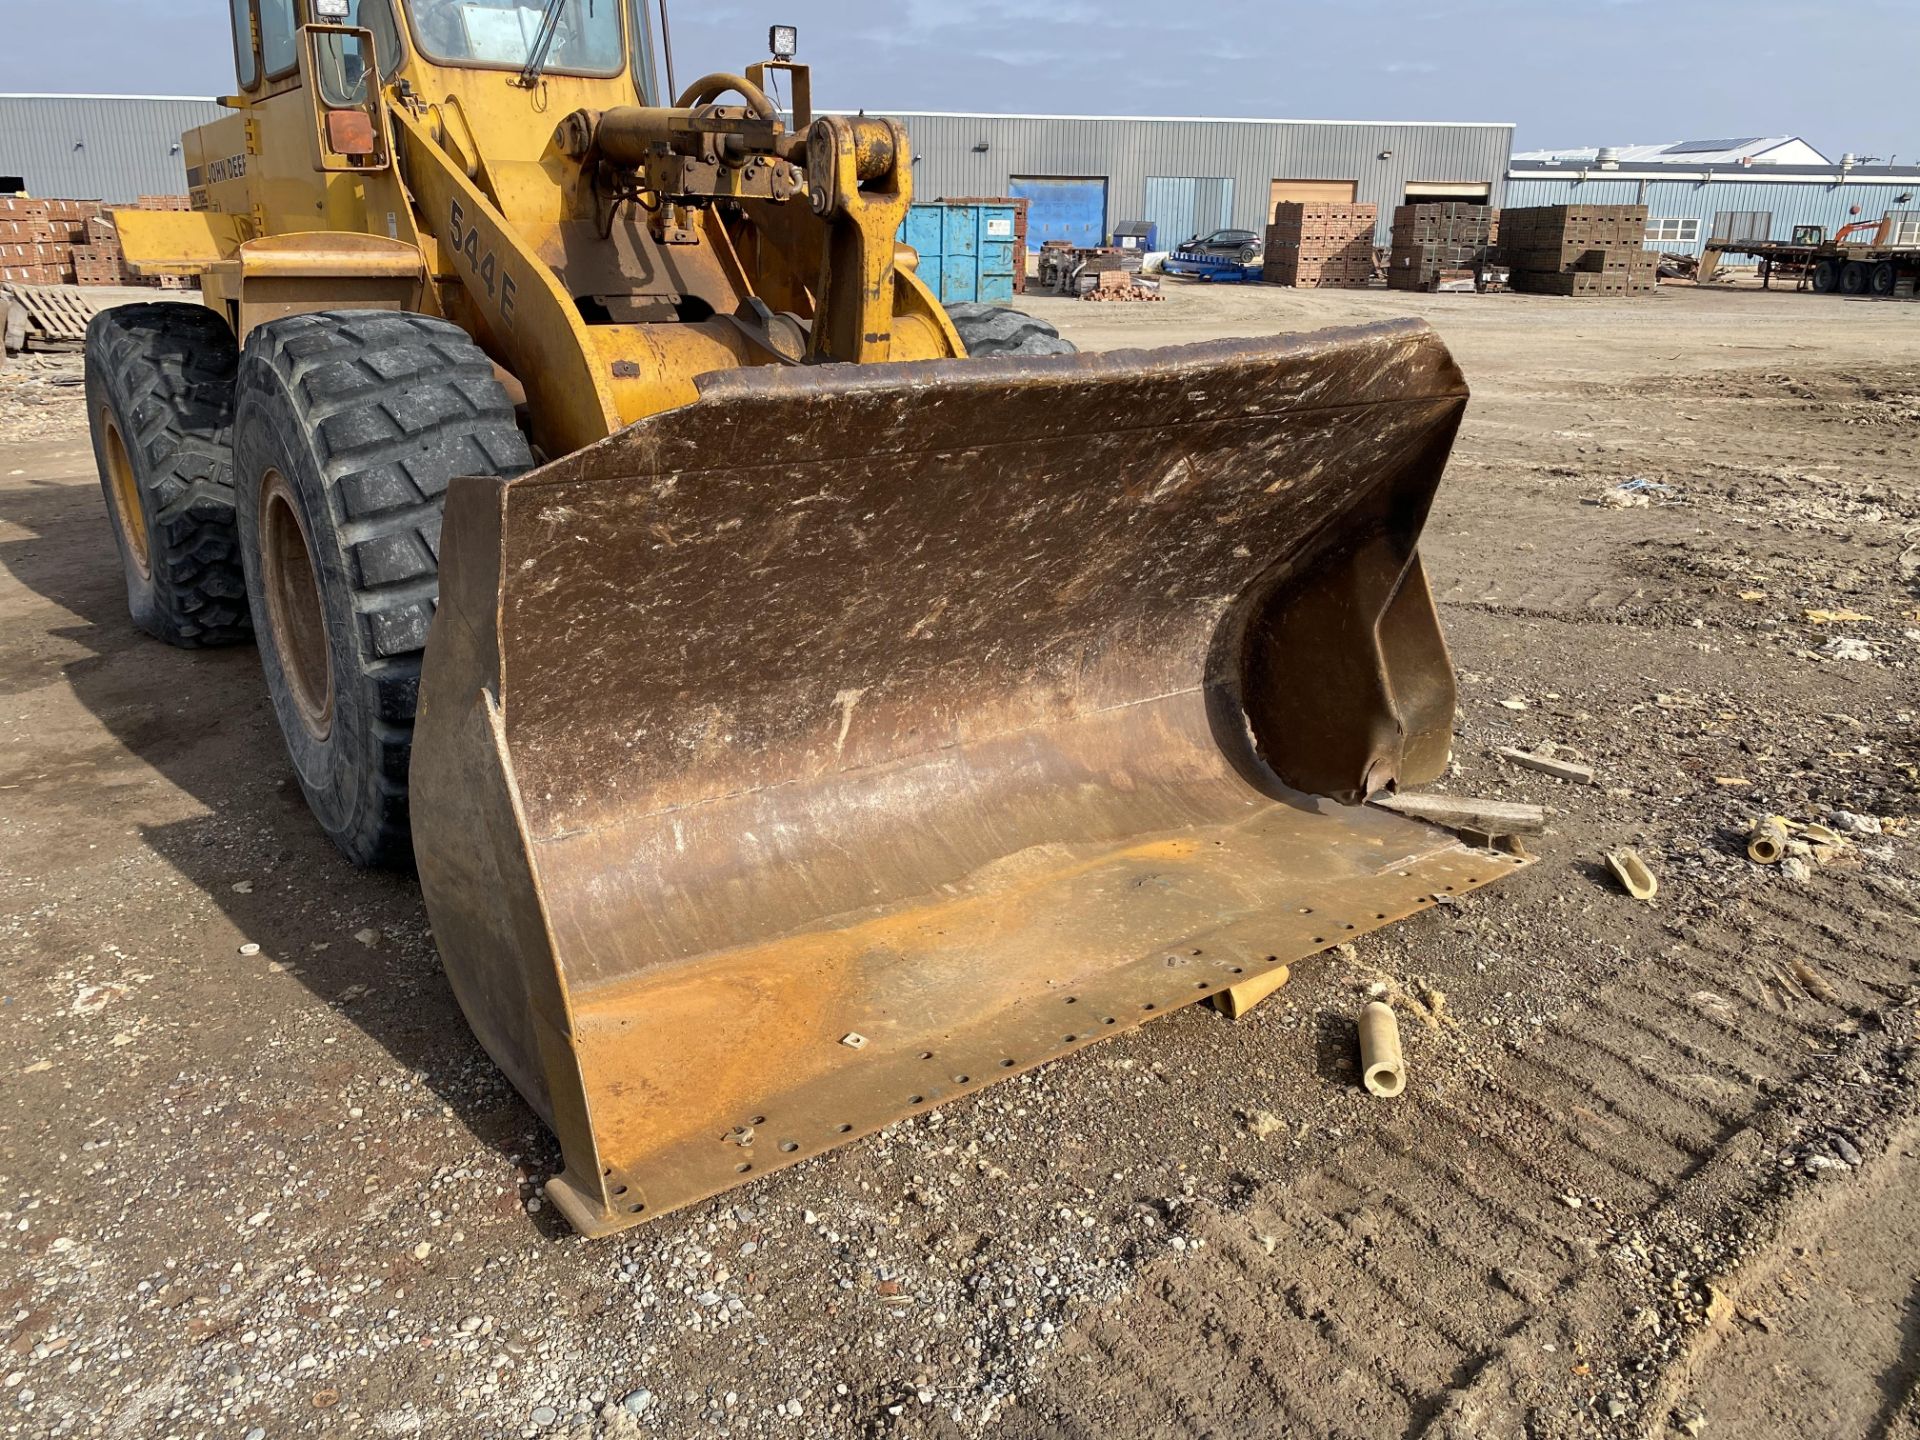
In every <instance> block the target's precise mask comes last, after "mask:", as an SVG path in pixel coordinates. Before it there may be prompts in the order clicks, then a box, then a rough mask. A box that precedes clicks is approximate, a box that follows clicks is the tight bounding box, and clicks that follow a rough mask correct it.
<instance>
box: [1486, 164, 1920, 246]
mask: <svg viewBox="0 0 1920 1440" xmlns="http://www.w3.org/2000/svg"><path fill="white" fill-rule="evenodd" d="M1506 178H1507V185H1506V195H1507V203H1508V204H1509V205H1645V206H1646V207H1647V244H1648V245H1649V246H1650V247H1652V248H1653V249H1656V250H1666V251H1671V252H1673V253H1676V254H1686V255H1698V254H1700V253H1701V252H1702V251H1703V250H1704V249H1705V248H1706V244H1707V242H1708V241H1709V240H1715V239H1738V240H1751V239H1758V240H1764V239H1769V238H1770V239H1774V240H1788V239H1791V238H1792V237H1793V234H1794V231H1795V230H1796V229H1797V228H1799V227H1803V226H1817V227H1819V228H1820V229H1822V230H1823V231H1824V232H1825V233H1826V234H1827V235H1828V236H1831V235H1833V234H1834V232H1835V231H1837V230H1838V229H1839V228H1840V227H1841V226H1843V225H1846V224H1849V223H1850V222H1852V221H1856V220H1878V219H1880V218H1881V217H1882V216H1883V215H1886V214H1887V213H1889V212H1891V211H1900V210H1905V209H1909V208H1911V207H1912V206H1913V205H1914V203H1915V197H1916V196H1920V166H1913V165H1880V164H1874V163H1863V162H1861V161H1860V160H1859V159H1857V158H1856V157H1855V156H1852V155H1843V156H1841V157H1840V158H1839V159H1838V160H1829V159H1827V158H1826V157H1825V156H1824V155H1823V154H1821V153H1820V151H1818V150H1816V149H1815V148H1814V147H1813V146H1811V145H1809V144H1807V143H1806V141H1804V140H1801V139H1799V138H1797V137H1795V136H1770V137H1762V138H1746V139H1729V140H1683V141H1677V142H1674V143H1672V144H1667V145H1614V146H1604V145H1603V146H1591V147H1586V148H1584V149H1576V150H1558V151H1556V150H1536V151H1528V152H1523V153H1521V154H1518V155H1515V156H1514V157H1513V160H1512V162H1511V164H1510V165H1509V166H1508V169H1507V177H1506ZM1724 263H1726V264H1738V263H1741V260H1740V258H1739V257H1735V256H1729V257H1728V259H1727V260H1726V262H1724ZM1746 263H1752V262H1751V261H1748V262H1746Z"/></svg>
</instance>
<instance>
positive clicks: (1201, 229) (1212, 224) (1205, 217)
mask: <svg viewBox="0 0 1920 1440" xmlns="http://www.w3.org/2000/svg"><path fill="white" fill-rule="evenodd" d="M1232 224H1233V178H1232V177H1231V176H1228V177H1227V178H1225V179H1220V180H1213V179H1203V180H1200V181H1199V182H1198V183H1196V185H1195V186H1194V193H1193V228H1194V230H1195V232H1196V233H1198V234H1201V235H1206V234H1210V233H1212V232H1213V231H1215V230H1224V229H1227V228H1228V227H1229V226H1231V225H1232Z"/></svg>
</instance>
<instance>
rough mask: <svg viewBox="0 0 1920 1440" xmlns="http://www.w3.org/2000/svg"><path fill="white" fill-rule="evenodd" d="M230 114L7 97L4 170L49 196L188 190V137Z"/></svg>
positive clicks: (195, 103)
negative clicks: (184, 150)
mask: <svg viewBox="0 0 1920 1440" xmlns="http://www.w3.org/2000/svg"><path fill="white" fill-rule="evenodd" d="M227 113H228V112H227V111H225V110H222V109H221V108H220V107H219V106H218V105H216V104H214V103H213V102H212V101H211V100H143V99H127V98H121V97H107V98H95V97H91V96H83V95H58V96H37V95H0V173H5V174H8V175H19V176H22V177H24V178H25V180H26V182H27V188H28V191H29V192H30V193H32V194H34V195H37V196H41V197H43V198H48V199H62V200H111V201H118V202H128V201H133V200H137V199H139V198H140V197H141V196H142V195H184V194H186V192H187V172H186V166H185V163H184V162H183V161H182V160H181V158H180V151H179V149H178V146H179V144H180V137H181V135H182V134H184V133H185V132H186V131H188V130H194V129H198V128H199V127H200V126H202V125H207V124H211V123H212V122H213V121H215V120H218V119H219V118H220V117H221V116H222V115H225V114H227Z"/></svg>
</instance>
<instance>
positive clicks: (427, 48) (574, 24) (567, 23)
mask: <svg viewBox="0 0 1920 1440" xmlns="http://www.w3.org/2000/svg"><path fill="white" fill-rule="evenodd" d="M550 4H551V6H557V14H556V17H555V24H554V31H553V44H552V46H551V47H550V48H549V49H548V51H547V63H546V68H547V69H548V70H551V71H556V72H559V73H561V74H572V75H618V74H619V73H620V72H621V71H622V70H624V69H625V68H626V64H625V54H624V50H625V36H624V34H623V32H622V27H621V23H620V0H550ZM550 4H549V3H546V0H410V4H409V6H408V10H409V13H410V14H411V16H412V19H413V38H414V42H415V43H416V44H417V45H418V46H419V47H420V51H421V53H422V54H423V55H425V56H427V57H428V58H429V59H432V60H438V61H441V62H443V63H446V64H452V65H478V66H482V67H484V68H487V69H497V70H524V69H525V68H526V67H527V64H528V62H530V61H531V60H532V59H533V58H534V52H535V51H536V50H537V49H538V47H539V40H540V29H541V25H542V23H543V21H544V19H545V17H546V13H547V11H548V9H549V8H550Z"/></svg>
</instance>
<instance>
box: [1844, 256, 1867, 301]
mask: <svg viewBox="0 0 1920 1440" xmlns="http://www.w3.org/2000/svg"><path fill="white" fill-rule="evenodd" d="M1867 284H1868V280H1867V267H1866V266H1865V265H1863V264H1861V263H1860V262H1859V261H1858V260H1849V261H1847V263H1846V265H1845V267H1844V268H1842V270H1841V271H1840V292H1841V293H1842V294H1843V295H1864V294H1866V293H1867Z"/></svg>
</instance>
